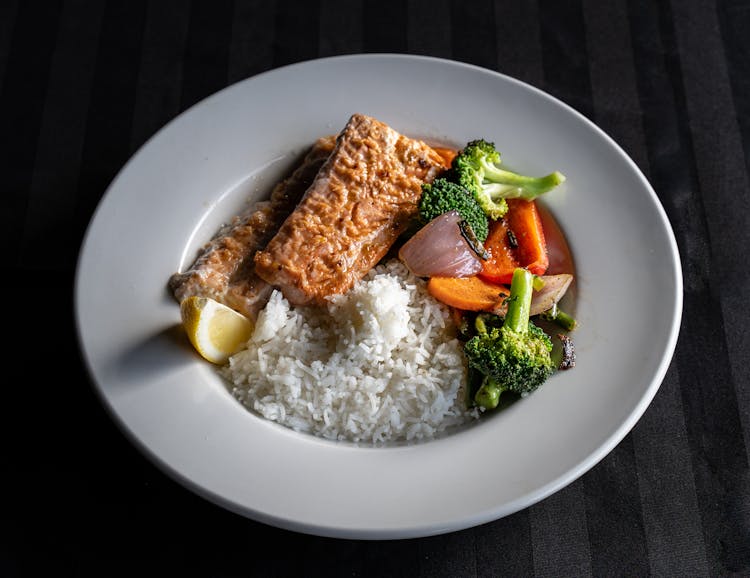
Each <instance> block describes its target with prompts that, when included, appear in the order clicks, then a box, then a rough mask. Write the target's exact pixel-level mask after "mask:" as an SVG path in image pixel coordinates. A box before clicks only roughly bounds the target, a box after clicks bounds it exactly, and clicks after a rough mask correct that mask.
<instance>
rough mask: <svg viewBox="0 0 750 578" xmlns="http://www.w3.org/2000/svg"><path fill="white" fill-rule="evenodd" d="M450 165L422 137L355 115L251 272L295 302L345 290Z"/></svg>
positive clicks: (401, 227) (319, 299) (405, 222)
mask: <svg viewBox="0 0 750 578" xmlns="http://www.w3.org/2000/svg"><path fill="white" fill-rule="evenodd" d="M446 168H447V165H446V163H445V160H444V158H443V157H442V156H441V155H440V154H438V153H437V152H436V151H435V150H433V149H432V148H431V147H429V146H428V145H427V144H425V143H424V142H422V141H419V140H415V139H411V138H408V137H406V136H404V135H401V134H400V133H398V132H397V131H395V130H393V129H392V128H391V127H389V126H388V125H386V124H384V123H382V122H380V121H378V120H376V119H374V118H372V117H368V116H365V115H361V114H355V115H353V116H352V117H351V118H350V119H349V122H348V123H347V125H346V127H345V128H344V130H343V131H342V132H341V133H340V134H339V136H338V138H337V140H336V148H335V149H334V151H333V152H332V153H331V155H330V156H329V157H328V159H327V160H326V162H325V164H324V165H323V167H322V168H321V169H320V172H319V173H318V174H317V176H316V177H315V180H314V181H313V183H312V184H311V185H310V188H309V189H308V190H307V192H306V193H305V195H304V196H303V197H302V200H301V201H300V203H299V204H298V205H297V207H296V208H295V209H294V211H293V212H292V213H291V214H290V215H289V217H288V218H287V219H286V220H285V221H284V223H283V225H282V226H281V228H280V229H279V232H278V233H277V234H276V235H275V236H274V237H273V238H272V239H271V240H270V241H269V243H268V245H267V247H266V248H265V249H263V250H261V251H258V252H257V253H256V254H255V259H254V262H255V271H256V273H257V275H258V276H259V277H260V278H261V279H263V280H264V281H266V282H267V283H269V284H271V285H273V286H275V287H278V288H280V289H281V291H282V292H283V294H284V296H285V297H286V298H287V299H288V300H289V301H290V302H291V303H292V304H295V305H305V304H313V305H321V304H323V303H325V300H326V298H327V297H328V296H330V295H334V294H340V293H345V292H346V291H348V290H349V289H350V288H351V287H352V286H353V285H354V283H355V282H356V281H358V280H359V279H361V278H362V277H363V276H364V275H365V274H366V273H367V271H369V270H370V269H371V268H372V267H373V266H375V265H376V264H377V262H378V261H379V260H380V259H381V258H382V257H383V256H384V255H385V254H386V253H387V252H388V250H389V249H390V247H391V245H392V244H393V243H394V242H395V241H396V239H397V238H398V237H399V235H400V234H401V233H402V232H403V231H404V230H405V229H406V227H407V226H408V224H409V222H410V220H411V219H412V218H413V217H414V216H415V215H416V213H417V211H418V202H419V199H420V197H421V193H422V184H423V183H425V182H431V181H432V180H433V179H434V178H435V177H436V176H437V175H438V174H439V173H440V172H442V171H443V170H444V169H446Z"/></svg>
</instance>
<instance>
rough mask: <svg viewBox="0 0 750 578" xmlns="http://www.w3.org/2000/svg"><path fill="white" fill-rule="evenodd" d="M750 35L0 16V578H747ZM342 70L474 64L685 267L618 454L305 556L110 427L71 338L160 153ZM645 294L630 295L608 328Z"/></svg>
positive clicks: (725, 14) (702, 30)
mask: <svg viewBox="0 0 750 578" xmlns="http://www.w3.org/2000/svg"><path fill="white" fill-rule="evenodd" d="M749 33H750V3H748V2H747V1H741V0H735V1H731V0H726V1H715V2H712V1H702V2H701V1H692V2H682V1H679V0H673V1H671V2H670V1H667V0H656V1H646V0H612V1H601V0H570V1H560V0H530V1H523V0H517V1H496V2H491V1H482V2H463V1H450V0H429V1H427V0H414V1H410V2H388V1H382V0H381V1H372V0H349V1H346V0H331V1H323V0H321V1H312V2H281V1H277V2H273V1H259V0H256V1H247V2H241V1H239V0H237V1H234V2H233V1H230V0H212V1H202V0H201V1H199V0H195V1H192V2H189V1H178V0H168V1H157V0H153V1H150V2H145V1H140V0H130V1H108V2H104V1H102V2H95V1H85V0H68V1H57V2H55V1H50V2H24V1H21V0H15V1H14V0H2V1H1V2H0V193H1V194H2V200H3V202H2V212H1V213H0V214H2V226H1V227H0V231H2V242H3V244H2V251H3V252H2V255H3V263H2V271H3V278H4V279H3V283H2V288H3V289H2V290H3V304H4V308H3V313H4V314H3V319H4V320H5V322H6V323H5V324H4V328H5V332H6V339H7V341H9V342H10V344H11V346H10V347H8V346H6V347H3V351H4V352H5V353H6V354H8V358H7V360H6V368H7V371H6V376H7V377H6V378H5V379H3V381H4V385H3V386H2V389H1V390H0V396H1V397H0V400H1V401H0V404H2V405H1V406H0V407H2V420H1V421H2V428H3V429H2V431H1V432H0V433H2V438H1V439H2V446H0V449H2V453H1V457H0V460H1V461H0V463H1V464H2V470H1V471H0V475H1V478H0V479H2V505H1V506H0V508H1V509H0V531H2V536H1V538H2V539H1V541H0V575H2V576H16V575H19V576H120V575H122V576H152V575H160V576H166V575H170V576H172V575H178V576H184V575H199V576H241V575H255V576H314V575H322V576H409V577H413V576H499V575H503V576H505V575H507V576H648V575H654V576H732V575H733V576H748V575H750V474H749V471H748V450H749V449H750V444H749V441H750V369H749V364H748V362H749V361H750V334H749V333H748V323H749V322H750V314H748V312H747V303H746V302H747V298H748V296H749V294H750V291H749V290H748V287H749V285H750V283H749V282H750V274H749V273H748V272H749V271H750V268H749V267H748V264H747V263H745V259H747V258H748V253H749V252H750V187H749V186H748V160H749V159H750V157H749V155H750V41H749V40H748V34H749ZM355 52H402V53H414V54H428V55H433V56H440V57H446V58H452V59H456V60H460V61H465V62H470V63H473V64H477V65H480V66H484V67H487V68H490V69H493V70H498V71H500V72H503V73H506V74H509V75H511V76H514V77H516V78H518V79H520V80H523V81H525V82H527V83H530V84H532V85H534V86H537V87H539V88H541V89H543V90H545V91H548V92H549V93H551V94H553V95H554V96H556V97H558V98H560V99H561V100H563V101H564V102H566V103H568V104H569V105H571V106H573V107H575V108H576V109H577V110H579V111H580V112H582V113H583V114H584V115H586V116H587V117H588V118H590V119H591V120H593V121H594V122H595V123H596V124H598V125H599V126H600V127H602V128H603V129H604V130H605V131H606V132H608V133H609V134H610V135H611V136H612V137H614V139H615V140H616V141H617V142H619V143H620V144H621V145H622V146H623V147H624V149H625V150H626V151H627V152H628V153H629V154H630V155H631V156H632V158H633V160H634V161H635V162H636V163H637V164H638V166H639V167H640V168H641V169H642V170H643V172H644V173H645V174H646V175H647V177H648V178H649V179H650V181H651V183H652V184H653V186H654V188H655V190H656V192H657V194H658V196H659V198H660V199H661V201H662V203H663V205H664V207H665V209H666V211H667V214H668V216H669V219H670V221H671V223H672V225H673V227H674V230H675V235H676V238H677V242H678V245H679V249H680V252H681V258H682V263H683V272H684V283H685V295H684V297H685V301H684V314H683V324H682V329H681V331H680V336H679V342H678V346H677V350H676V353H675V356H674V359H673V361H672V364H671V366H670V369H669V372H668V374H667V376H666V379H665V380H664V383H663V385H662V387H661V389H660V390H659V392H658V394H657V395H656V398H655V399H654V401H653V403H652V404H651V406H650V407H649V408H648V410H647V411H646V413H645V415H644V416H643V417H642V419H641V420H640V421H639V423H638V424H637V425H636V427H635V428H634V429H633V431H632V432H631V433H630V434H629V435H628V436H627V437H626V438H625V439H624V440H623V441H622V442H621V443H620V444H619V445H618V447H617V448H616V449H615V450H614V451H613V452H612V453H611V454H610V455H609V456H607V457H606V458H605V459H604V460H603V461H602V462H600V463H599V464H598V465H597V466H595V467H594V468H593V469H592V470H591V471H589V472H588V473H587V474H585V475H584V476H583V477H582V478H580V479H579V480H577V481H575V482H574V483H572V484H571V485H570V486H568V487H567V488H565V489H564V490H562V491H560V492H559V493H557V494H555V495H553V496H551V497H549V498H547V499H546V500H544V501H542V502H540V503H538V504H536V505H534V506H532V507H530V508H527V509H525V510H523V511H521V512H518V513H517V514H514V515H512V516H509V517H507V518H504V519H501V520H498V521H496V522H492V523H488V524H485V525H483V526H480V527H477V528H472V529H468V530H464V531H461V532H456V533H451V534H446V535H442V536H436V537H430V538H424V539H413V540H403V541H381V542H377V541H347V540H336V539H328V538H318V537H313V536H307V535H302V534H296V533H292V532H288V531H284V530H279V529H276V528H272V527H268V526H265V525H262V524H259V523H256V522H253V521H250V520H247V519H244V518H242V517H240V516H237V515H235V514H232V513H229V512H227V511H224V510H222V509H220V508H219V507H217V506H214V505H212V504H210V503H208V502H206V501H204V500H203V499H201V498H199V497H197V496H195V495H193V494H192V493H190V492H189V491H187V490H185V489H184V488H183V487H182V486H180V485H178V484H177V483H176V482H174V481H172V480H171V479H170V478H168V477H166V476H165V475H164V474H163V473H161V471H160V470H157V469H156V468H155V467H154V466H153V465H152V464H151V463H150V462H149V461H147V460H146V459H145V458H144V457H143V456H142V455H141V454H139V453H138V452H137V451H136V450H135V449H134V448H133V447H132V446H131V445H130V444H129V442H128V441H127V440H126V439H125V438H124V437H123V435H122V434H121V433H120V431H119V430H118V429H117V428H116V427H115V425H114V424H113V423H112V422H111V421H110V419H109V418H108V416H107V415H106V414H105V412H104V410H103V408H102V407H101V406H100V404H99V402H98V400H97V398H96V396H95V395H94V393H93V389H92V387H91V386H90V382H89V380H88V377H87V375H86V373H85V371H84V368H83V366H82V363H81V361H80V358H79V353H78V346H77V342H76V336H75V330H74V325H73V314H72V306H71V304H72V284H73V277H74V269H75V260H76V257H77V252H78V249H79V246H80V242H81V239H82V235H83V233H84V230H85V227H86V225H87V223H88V221H89V219H90V217H91V215H92V212H93V211H94V209H95V207H96V204H97V202H98V201H99V199H100V198H101V196H102V194H103V192H104V191H105V189H106V188H107V186H108V184H109V183H110V181H111V180H112V178H113V177H114V176H115V174H116V173H117V171H118V170H119V169H120V168H121V167H122V165H123V164H124V163H125V162H126V160H127V159H128V158H129V157H130V155H131V154H132V153H133V152H134V151H135V150H136V149H137V148H138V147H139V146H140V145H141V144H142V143H143V142H144V141H145V140H146V139H147V138H148V137H149V136H150V135H152V134H153V133H154V132H155V131H156V130H157V129H159V128H160V127H161V126H162V125H164V124H165V123H166V122H168V121H169V120H170V119H172V118H173V117H174V116H175V115H177V114H178V113H180V112H181V111H182V110H184V109H185V108H187V107H189V106H191V105H192V104H194V103H196V102H197V101H198V100H200V99H202V98H204V97H206V96H208V95H209V94H211V93H213V92H215V91H216V90H218V89H221V88H223V87H225V86H227V85H228V84H230V83H233V82H236V81H238V80H241V79H243V78H246V77H248V76H251V75H253V74H256V73H259V72H261V71H264V70H268V69H270V68H274V67H278V66H282V65H285V64H288V63H292V62H297V61H301V60H307V59H311V58H316V57H319V56H327V55H333V54H343V53H355ZM343 81H344V82H345V79H343ZM408 104H409V103H405V105H408ZM134 226H135V225H134ZM648 298H649V296H648V295H641V294H639V293H638V279H633V301H632V303H613V304H612V306H613V307H637V305H638V301H639V300H642V299H648ZM116 306H117V304H116V303H113V307H116ZM623 338H627V336H623ZM7 341H6V342H7Z"/></svg>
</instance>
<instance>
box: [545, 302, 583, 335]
mask: <svg viewBox="0 0 750 578" xmlns="http://www.w3.org/2000/svg"><path fill="white" fill-rule="evenodd" d="M541 317H542V318H543V319H546V320H547V321H552V322H554V323H557V324H558V325H559V326H560V327H562V328H563V329H565V330H566V331H573V330H574V329H575V328H576V325H578V322H577V321H576V319H575V317H573V316H572V315H570V314H569V313H566V312H565V311H563V310H562V309H560V308H559V307H558V306H557V303H555V304H554V305H553V306H552V307H551V308H549V309H547V311H545V312H544V313H542V314H541Z"/></svg>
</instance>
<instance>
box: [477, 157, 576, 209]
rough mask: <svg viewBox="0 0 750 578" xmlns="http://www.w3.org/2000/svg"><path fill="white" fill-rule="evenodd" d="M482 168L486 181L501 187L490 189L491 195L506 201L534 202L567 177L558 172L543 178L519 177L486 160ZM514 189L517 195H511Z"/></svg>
mask: <svg viewBox="0 0 750 578" xmlns="http://www.w3.org/2000/svg"><path fill="white" fill-rule="evenodd" d="M482 168H483V169H484V181H489V182H490V183H497V184H498V185H501V186H499V187H497V189H496V190H493V189H494V188H490V189H489V191H490V195H491V196H494V195H493V193H494V194H495V195H498V194H499V195H502V196H503V197H504V198H506V199H509V198H513V197H519V198H522V199H526V200H532V199H534V198H536V197H538V196H539V195H541V194H543V193H546V192H547V191H550V190H552V189H554V188H555V187H556V186H557V185H559V184H560V183H562V182H563V181H564V180H565V176H564V175H563V174H562V173H560V172H558V171H555V172H553V173H550V174H548V175H545V176H543V177H530V176H526V175H519V174H517V173H514V172H512V171H506V170H504V169H501V168H499V167H498V166H497V165H495V164H494V163H491V162H488V161H486V160H483V161H482ZM513 188H515V189H516V191H515V193H509V191H510V190H511V189H513Z"/></svg>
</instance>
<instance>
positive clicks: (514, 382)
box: [464, 268, 555, 409]
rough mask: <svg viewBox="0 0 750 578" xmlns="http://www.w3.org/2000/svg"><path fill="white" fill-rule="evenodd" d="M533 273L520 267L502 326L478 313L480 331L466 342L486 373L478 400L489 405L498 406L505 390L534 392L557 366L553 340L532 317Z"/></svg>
mask: <svg viewBox="0 0 750 578" xmlns="http://www.w3.org/2000/svg"><path fill="white" fill-rule="evenodd" d="M533 277H534V276H533V275H532V274H531V273H529V272H528V271H527V270H526V269H522V268H517V269H516V270H515V271H514V273H513V280H512V281H511V285H510V295H509V296H508V310H507V313H506V315H505V319H504V321H503V324H502V326H500V327H497V326H496V325H495V324H492V325H489V326H488V325H487V324H485V322H484V319H483V318H482V317H481V316H478V317H477V319H476V321H475V325H476V329H477V334H476V335H475V336H474V337H472V338H471V339H470V340H469V341H467V342H466V343H465V344H464V352H465V353H466V358H467V360H468V362H469V366H470V367H472V368H474V369H475V370H477V371H479V372H481V373H482V374H483V375H484V376H485V378H484V380H483V382H482V385H481V386H480V388H479V390H478V391H477V393H476V395H475V396H474V401H475V403H476V404H477V405H479V406H481V407H484V408H486V409H494V408H495V407H497V404H498V400H499V398H500V394H501V393H502V392H503V391H512V392H515V393H517V394H521V395H523V394H527V393H531V392H532V391H534V390H535V389H536V388H537V387H539V386H540V385H541V384H542V383H544V382H545V381H546V380H547V378H548V377H549V376H550V375H552V373H553V371H554V369H555V365H554V363H553V361H552V357H551V353H552V340H551V339H550V337H549V336H548V335H547V334H546V333H545V332H544V331H543V330H542V329H541V328H539V327H537V326H536V325H534V323H533V322H531V321H530V319H529V311H530V307H531V294H532V291H533Z"/></svg>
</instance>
